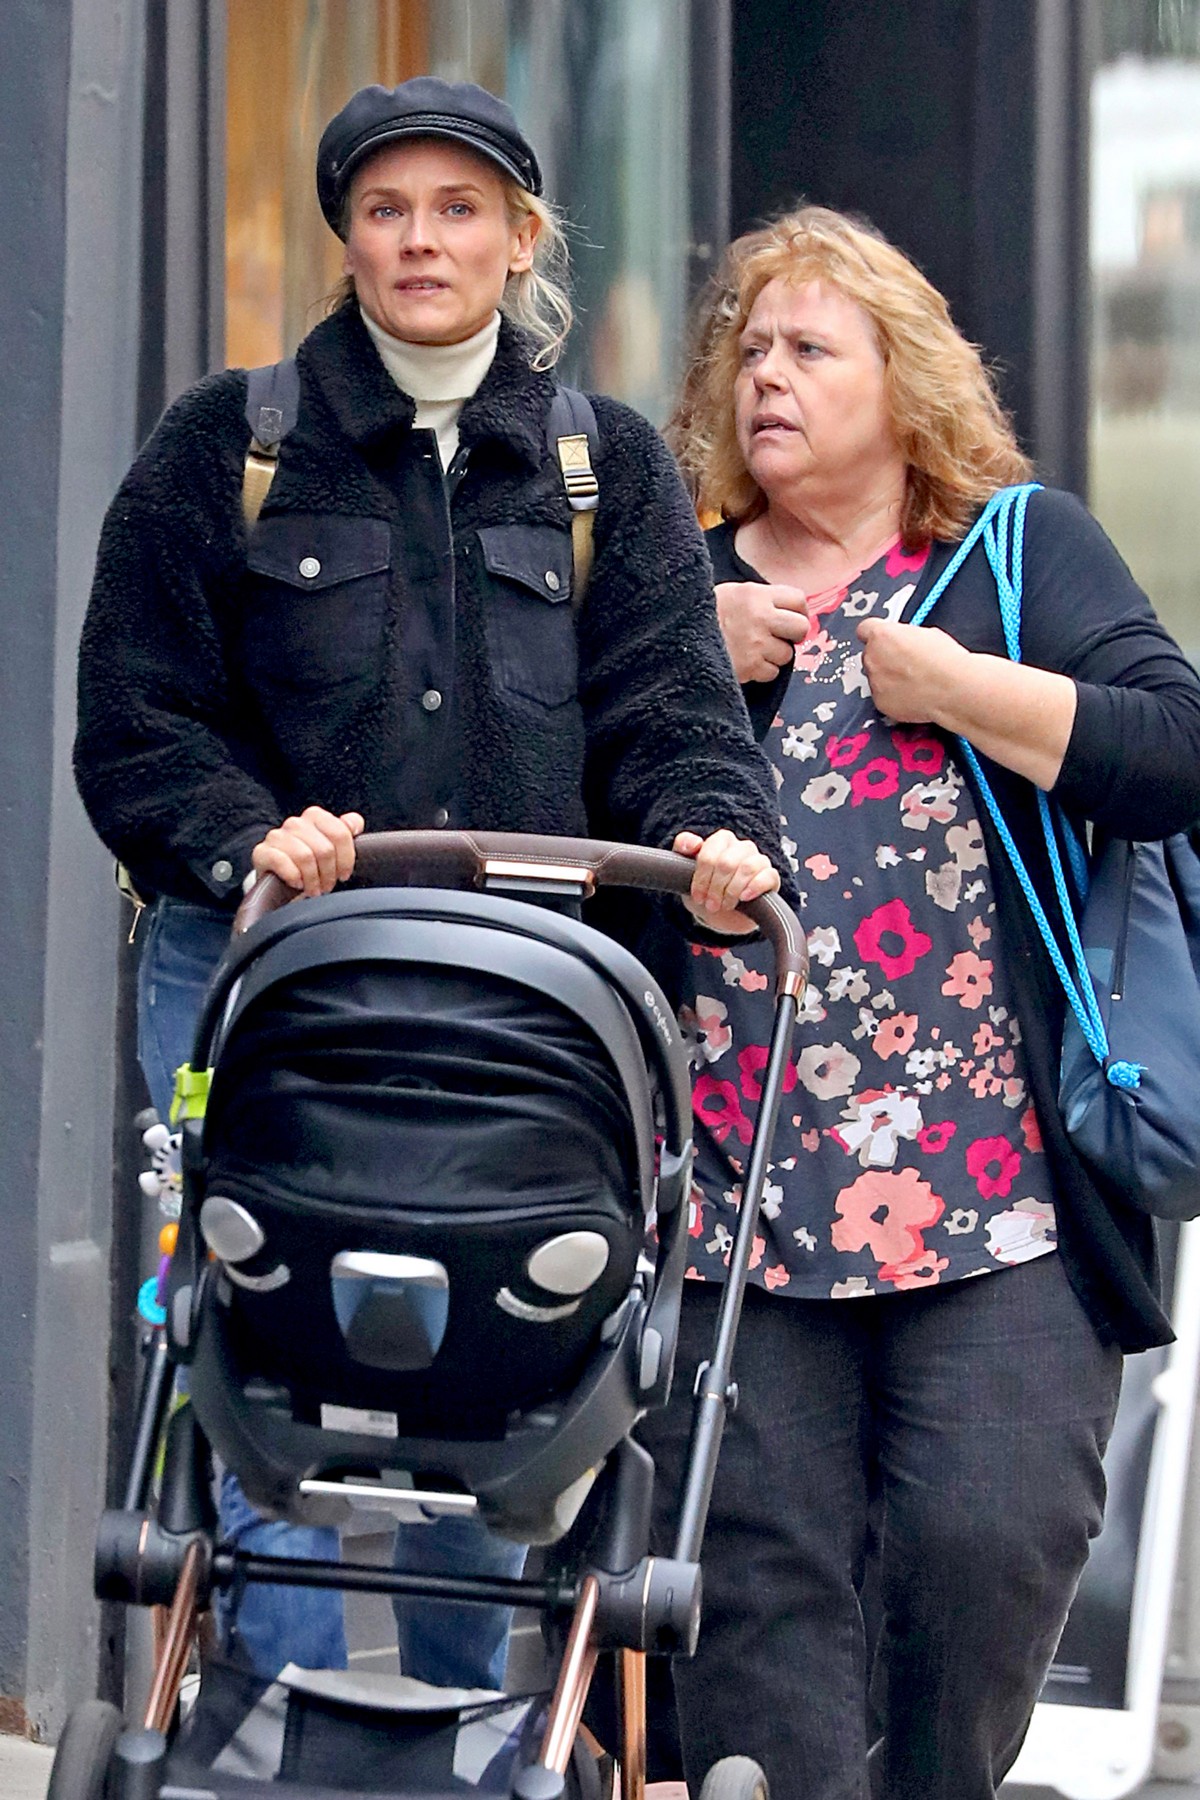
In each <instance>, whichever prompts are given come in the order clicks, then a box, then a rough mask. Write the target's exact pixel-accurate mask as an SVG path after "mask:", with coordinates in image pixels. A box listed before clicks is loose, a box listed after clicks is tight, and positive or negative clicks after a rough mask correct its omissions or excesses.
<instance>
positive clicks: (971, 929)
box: [967, 914, 992, 950]
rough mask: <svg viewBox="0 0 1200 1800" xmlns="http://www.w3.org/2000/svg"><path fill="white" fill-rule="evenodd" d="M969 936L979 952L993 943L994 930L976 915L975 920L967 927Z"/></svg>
mask: <svg viewBox="0 0 1200 1800" xmlns="http://www.w3.org/2000/svg"><path fill="white" fill-rule="evenodd" d="M967 936H968V937H969V938H970V940H971V942H972V943H973V944H974V946H975V948H976V949H977V950H982V949H983V946H984V945H985V944H986V943H989V942H990V941H991V936H992V928H991V926H990V925H985V924H984V922H983V920H982V919H981V918H980V917H979V916H978V914H976V916H975V918H973V919H972V920H971V922H970V924H969V925H968V926H967Z"/></svg>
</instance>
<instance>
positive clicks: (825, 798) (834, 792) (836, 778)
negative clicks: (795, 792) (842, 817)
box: [800, 770, 850, 813]
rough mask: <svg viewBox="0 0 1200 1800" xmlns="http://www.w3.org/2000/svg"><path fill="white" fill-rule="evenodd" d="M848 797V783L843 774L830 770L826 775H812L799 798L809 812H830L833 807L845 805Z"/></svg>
mask: <svg viewBox="0 0 1200 1800" xmlns="http://www.w3.org/2000/svg"><path fill="white" fill-rule="evenodd" d="M849 798H850V783H849V782H848V781H847V780H846V777H845V776H844V775H838V774H836V773H834V771H833V770H830V771H829V773H828V774H826V775H814V776H813V778H812V780H811V781H810V782H809V783H808V784H807V786H806V787H805V788H804V791H803V792H802V793H801V795H800V799H801V801H802V802H803V804H804V805H805V806H807V807H808V809H809V811H810V812H815V813H823V812H832V810H833V809H834V807H837V806H845V804H846V802H847V800H848V799H849Z"/></svg>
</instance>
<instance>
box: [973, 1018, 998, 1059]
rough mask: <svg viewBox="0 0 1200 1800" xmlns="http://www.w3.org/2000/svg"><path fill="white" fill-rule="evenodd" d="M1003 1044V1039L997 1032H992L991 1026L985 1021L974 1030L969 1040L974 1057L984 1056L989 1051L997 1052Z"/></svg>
mask: <svg viewBox="0 0 1200 1800" xmlns="http://www.w3.org/2000/svg"><path fill="white" fill-rule="evenodd" d="M1003 1042H1004V1039H1003V1038H1002V1037H1001V1036H1000V1035H999V1034H998V1033H997V1032H995V1031H993V1029H992V1027H991V1025H990V1024H989V1023H988V1022H987V1020H986V1019H985V1020H984V1022H983V1024H982V1025H980V1026H979V1027H978V1028H977V1029H976V1032H975V1036H974V1037H973V1038H972V1039H971V1048H972V1049H973V1050H974V1052H975V1054H976V1056H986V1055H987V1053H988V1051H989V1050H998V1049H999V1048H1000V1046H1001V1044H1002V1043H1003Z"/></svg>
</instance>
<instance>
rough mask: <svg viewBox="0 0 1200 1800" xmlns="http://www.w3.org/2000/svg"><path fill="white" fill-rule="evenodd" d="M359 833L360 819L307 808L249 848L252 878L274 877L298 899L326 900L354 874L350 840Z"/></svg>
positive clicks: (355, 815) (347, 814)
mask: <svg viewBox="0 0 1200 1800" xmlns="http://www.w3.org/2000/svg"><path fill="white" fill-rule="evenodd" d="M362 832H363V817H362V814H361V813H356V812H348V813H341V814H340V815H339V814H337V813H331V812H326V810H325V808H324V807H323V806H306V807H305V809H304V811H303V812H302V813H298V814H295V815H293V817H291V818H290V819H285V820H284V821H283V824H282V825H276V826H275V827H274V829H273V830H271V831H268V833H267V835H266V837H265V838H263V840H262V842H261V843H260V844H256V845H255V846H254V851H253V855H252V856H251V863H252V865H253V868H254V873H255V875H256V876H257V877H258V878H259V880H261V879H262V877H263V876H264V875H274V876H276V877H277V878H278V879H279V880H280V881H282V882H283V883H284V885H285V886H286V887H289V888H292V889H294V890H295V892H296V893H297V894H306V895H308V896H309V897H310V898H311V897H312V896H313V895H316V894H331V893H332V892H333V890H334V888H335V887H336V886H337V884H338V882H339V881H346V880H347V879H348V878H349V877H350V876H351V875H352V874H353V873H354V840H355V838H357V837H361V835H362Z"/></svg>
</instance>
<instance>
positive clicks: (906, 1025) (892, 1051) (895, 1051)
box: [871, 1013, 917, 1062]
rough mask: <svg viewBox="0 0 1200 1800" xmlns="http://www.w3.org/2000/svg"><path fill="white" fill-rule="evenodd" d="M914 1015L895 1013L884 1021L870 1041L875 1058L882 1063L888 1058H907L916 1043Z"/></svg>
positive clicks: (915, 1017) (915, 1020) (915, 1018)
mask: <svg viewBox="0 0 1200 1800" xmlns="http://www.w3.org/2000/svg"><path fill="white" fill-rule="evenodd" d="M916 1036H917V1015H916V1013H895V1014H893V1016H892V1017H891V1018H890V1019H884V1020H883V1022H882V1024H881V1025H880V1027H879V1030H878V1031H877V1032H876V1033H875V1036H874V1037H873V1038H872V1040H871V1045H872V1048H873V1049H874V1051H875V1054H876V1056H881V1057H882V1058H883V1060H884V1062H886V1061H887V1059H888V1057H889V1056H896V1055H900V1056H907V1055H908V1053H909V1051H910V1050H911V1049H912V1047H913V1044H914V1043H915V1041H916Z"/></svg>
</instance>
